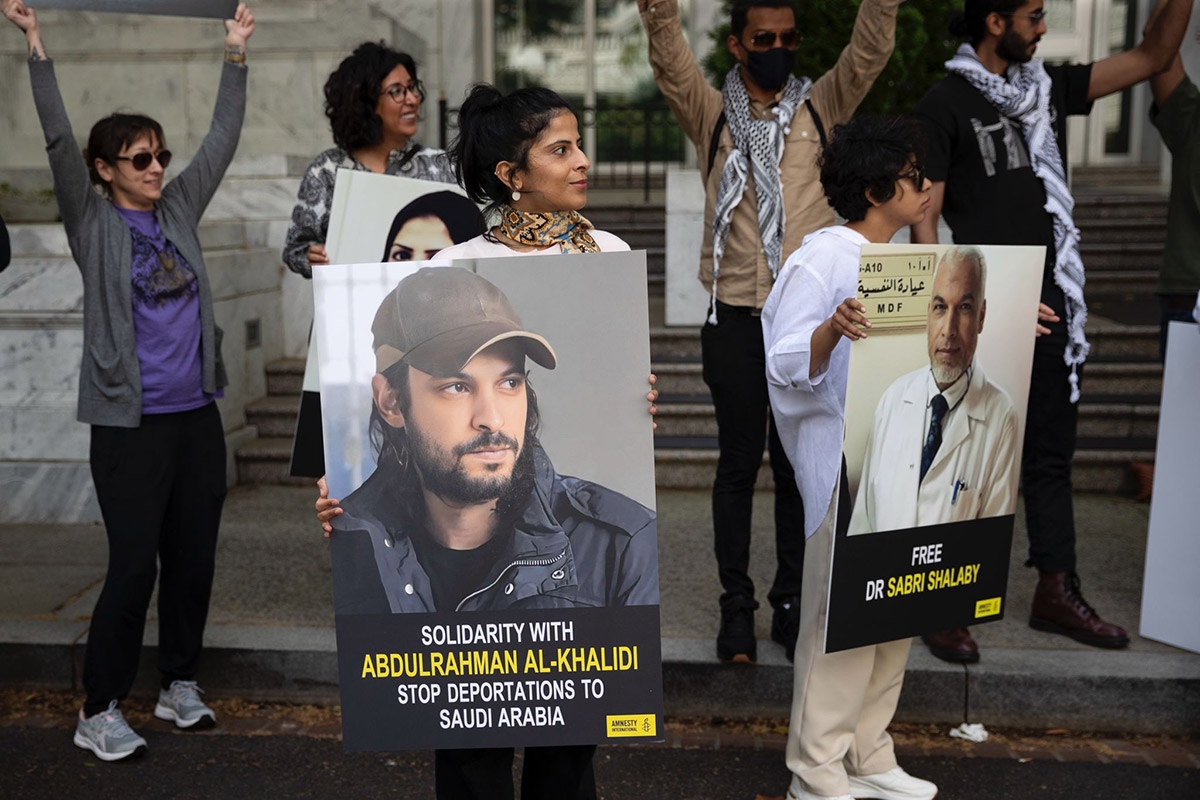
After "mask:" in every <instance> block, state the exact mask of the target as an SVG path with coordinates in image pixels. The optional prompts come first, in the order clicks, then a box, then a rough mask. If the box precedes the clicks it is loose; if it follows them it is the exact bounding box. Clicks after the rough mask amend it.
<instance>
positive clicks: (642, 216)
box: [583, 203, 667, 235]
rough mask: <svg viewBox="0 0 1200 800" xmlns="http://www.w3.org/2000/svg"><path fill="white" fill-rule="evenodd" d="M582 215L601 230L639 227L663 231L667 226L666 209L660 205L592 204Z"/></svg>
mask: <svg viewBox="0 0 1200 800" xmlns="http://www.w3.org/2000/svg"><path fill="white" fill-rule="evenodd" d="M583 214H584V216H585V217H587V218H588V219H589V220H590V221H591V222H592V224H594V225H595V226H596V227H597V228H601V229H602V230H612V229H613V228H626V227H630V226H639V227H647V228H657V229H658V230H661V231H665V230H666V225H667V209H666V206H665V205H663V204H662V203H651V204H637V203H628V204H621V205H614V204H609V203H592V204H591V205H589V206H588V207H587V208H586V209H585V210H584V212H583ZM664 235H665V234H664Z"/></svg>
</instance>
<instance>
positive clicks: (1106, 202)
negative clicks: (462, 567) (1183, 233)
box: [1072, 188, 1167, 225]
mask: <svg viewBox="0 0 1200 800" xmlns="http://www.w3.org/2000/svg"><path fill="white" fill-rule="evenodd" d="M1072 216H1073V217H1074V219H1075V224H1076V225H1078V224H1079V223H1080V222H1081V221H1084V222H1086V221H1090V220H1094V219H1122V218H1126V219H1127V218H1131V217H1132V218H1147V217H1151V218H1156V219H1165V218H1166V216H1167V195H1166V193H1165V192H1147V193H1129V192H1119V193H1114V192H1112V191H1111V190H1109V191H1105V190H1095V189H1090V188H1089V189H1082V190H1079V191H1076V192H1075V210H1074V212H1073V214H1072Z"/></svg>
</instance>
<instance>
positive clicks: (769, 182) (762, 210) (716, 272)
mask: <svg viewBox="0 0 1200 800" xmlns="http://www.w3.org/2000/svg"><path fill="white" fill-rule="evenodd" d="M811 88H812V81H811V80H809V79H808V78H803V79H801V78H796V77H795V76H794V75H789V76H788V80H787V84H785V85H784V87H783V97H782V99H780V101H779V102H778V103H776V104H775V107H774V108H773V109H772V113H773V114H774V119H753V118H752V117H751V116H750V96H749V95H748V94H747V93H746V85H745V83H743V82H742V68H741V66H740V65H739V66H738V68H737V69H731V70H729V73H728V74H727V75H726V76H725V88H724V89H723V90H722V94H723V95H724V96H725V117H726V119H727V120H728V121H729V133H730V135H731V136H732V137H733V147H734V149H733V150H732V151H731V152H730V153H729V159H728V160H727V161H726V162H725V169H724V171H722V173H721V183H720V186H719V187H718V189H717V200H716V210H715V212H714V213H713V223H712V229H713V276H712V307H711V308H710V310H709V316H708V321H709V322H710V323H712V324H713V325H716V324H717V279H718V278H719V277H720V274H721V258H722V256H724V255H725V242H726V241H727V240H728V239H729V227H730V222H731V220H732V219H733V210H734V208H736V207H737V204H738V203H740V202H741V200H742V195H743V194H744V193H745V191H746V179H747V176H748V175H749V174H750V170H752V169H753V170H754V194H755V198H756V199H757V200H758V232H759V235H760V236H761V238H762V245H763V251H764V252H765V253H766V255H767V265H768V266H769V267H770V268H771V276H772V277H774V276H775V275H777V274H778V273H779V267H780V265H781V264H782V263H783V228H784V213H783V184H782V182H781V181H780V179H779V163H780V161H781V160H782V159H783V143H784V137H786V136H787V135H788V134H789V133H790V132H791V125H792V117H793V116H794V115H795V114H796V110H797V109H798V108H800V106H802V105H803V104H804V101H805V100H806V99H807V98H808V92H809V90H810V89H811ZM718 135H719V134H718Z"/></svg>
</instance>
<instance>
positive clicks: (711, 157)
mask: <svg viewBox="0 0 1200 800" xmlns="http://www.w3.org/2000/svg"><path fill="white" fill-rule="evenodd" d="M724 127H725V109H723V108H722V109H721V116H719V117H717V124H716V125H714V126H713V135H712V141H710V142H709V143H708V169H707V170H706V171H705V173H704V178H705V180H707V179H708V176H709V175H711V174H712V168H713V163H714V162H715V161H716V160H717V142H718V141H719V140H720V138H721V129H722V128H724Z"/></svg>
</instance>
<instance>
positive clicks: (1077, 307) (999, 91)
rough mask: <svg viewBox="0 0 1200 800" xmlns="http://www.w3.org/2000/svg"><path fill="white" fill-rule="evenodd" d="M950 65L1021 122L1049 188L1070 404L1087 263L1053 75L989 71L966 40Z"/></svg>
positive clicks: (1081, 346) (1026, 69) (1080, 358)
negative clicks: (1057, 122)
mask: <svg viewBox="0 0 1200 800" xmlns="http://www.w3.org/2000/svg"><path fill="white" fill-rule="evenodd" d="M946 69H947V70H949V71H950V72H953V73H954V74H956V75H959V76H961V77H962V78H964V79H965V80H966V81H967V82H968V83H970V84H971V85H972V86H974V87H975V88H976V89H977V90H979V93H980V94H982V95H983V96H984V98H985V99H986V100H987V101H988V102H989V103H991V104H992V105H993V106H995V107H996V110H997V111H999V112H1000V113H1001V114H1003V115H1004V116H1006V117H1009V118H1011V119H1014V120H1016V121H1017V122H1018V123H1020V125H1021V133H1022V134H1023V135H1024V137H1025V148H1026V149H1027V150H1028V151H1029V159H1030V161H1031V162H1032V163H1033V172H1034V174H1035V175H1037V176H1038V177H1039V178H1040V179H1041V181H1042V185H1043V186H1045V187H1046V205H1045V209H1046V211H1047V212H1049V213H1050V216H1051V217H1052V218H1053V221H1054V250H1055V260H1054V283H1055V284H1057V285H1058V287H1059V288H1060V289H1062V291H1063V297H1064V298H1065V299H1066V306H1067V307H1066V309H1064V311H1065V316H1066V321H1067V350H1066V353H1065V354H1064V355H1063V360H1064V361H1066V363H1067V366H1069V367H1070V368H1071V376H1070V382H1071V402H1072V403H1075V402H1078V400H1079V375H1078V374H1077V367H1078V366H1079V365H1080V364H1082V363H1083V362H1084V361H1085V360H1087V354H1088V350H1089V348H1090V345H1088V341H1087V337H1086V336H1085V335H1084V332H1083V326H1084V323H1086V322H1087V304H1086V303H1085V302H1084V299H1083V283H1084V273H1083V261H1082V259H1080V257H1079V229H1078V228H1076V227H1075V220H1074V218H1073V216H1072V211H1073V210H1074V208H1075V198H1074V197H1072V196H1071V190H1070V188H1069V187H1068V186H1067V175H1066V170H1065V168H1064V166H1063V158H1062V154H1061V153H1060V152H1059V149H1058V141H1057V140H1056V139H1055V137H1054V128H1053V126H1052V125H1051V124H1050V76H1049V75H1047V74H1046V68H1045V67H1044V66H1043V65H1042V60H1041V59H1040V58H1035V59H1033V60H1031V61H1030V62H1029V63H1027V64H1010V65H1009V67H1008V71H1007V73H1006V76H1005V77H1001V76H999V75H996V74H994V73H992V72H990V71H989V70H988V69H987V67H985V66H983V64H982V63H981V62H980V61H979V57H978V56H977V55H976V54H975V50H974V48H972V47H971V46H970V45H968V44H964V45H962V46H961V47H959V48H958V52H957V53H956V54H955V56H954V58H952V59H950V60H949V61H947V62H946Z"/></svg>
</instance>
